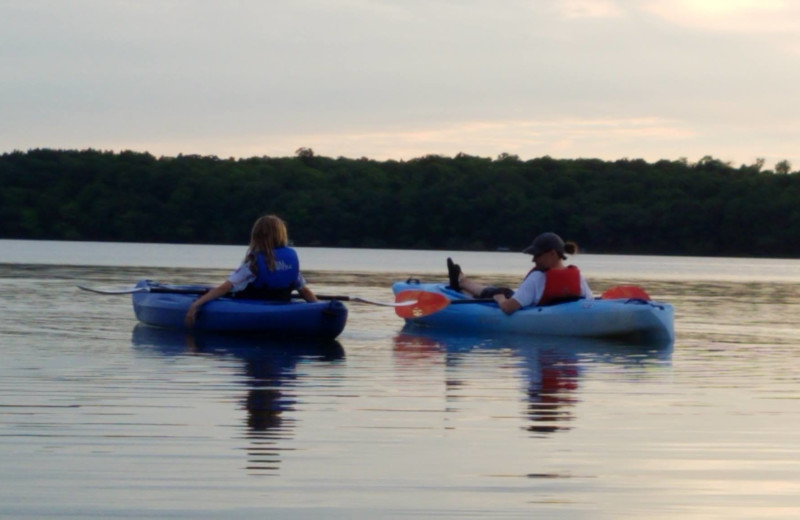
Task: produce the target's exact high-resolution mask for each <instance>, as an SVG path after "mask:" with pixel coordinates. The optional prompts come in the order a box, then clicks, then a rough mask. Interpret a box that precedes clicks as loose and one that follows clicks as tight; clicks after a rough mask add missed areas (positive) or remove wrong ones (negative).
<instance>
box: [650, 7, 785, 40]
mask: <svg viewBox="0 0 800 520" xmlns="http://www.w3.org/2000/svg"><path fill="white" fill-rule="evenodd" d="M643 9H644V10H645V11H647V12H650V13H652V14H655V15H656V16H659V17H661V18H663V19H665V20H668V21H669V22H671V23H674V24H677V25H682V26H686V27H691V28H695V29H699V30H709V31H720V32H732V33H773V34H774V33H796V32H797V31H800V3H798V2H785V1H782V0H651V1H649V2H647V3H645V4H644V6H643Z"/></svg>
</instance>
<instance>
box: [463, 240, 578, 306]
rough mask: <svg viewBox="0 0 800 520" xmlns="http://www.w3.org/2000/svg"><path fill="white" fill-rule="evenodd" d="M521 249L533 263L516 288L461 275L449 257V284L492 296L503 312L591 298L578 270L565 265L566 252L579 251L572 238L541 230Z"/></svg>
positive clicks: (484, 296)
mask: <svg viewBox="0 0 800 520" xmlns="http://www.w3.org/2000/svg"><path fill="white" fill-rule="evenodd" d="M522 252H523V253H525V254H529V255H533V262H534V264H535V267H534V268H533V269H531V270H530V271H529V272H528V274H527V275H526V276H525V278H524V279H523V280H522V282H521V283H520V285H519V287H517V290H516V291H512V290H511V289H509V288H507V287H494V286H486V285H482V284H480V283H478V282H476V281H474V280H471V279H469V278H467V277H466V276H465V275H464V273H463V272H462V271H461V267H460V266H459V265H458V264H455V263H453V260H452V259H450V258H448V259H447V273H448V277H449V279H450V287H451V288H452V289H455V290H457V291H463V292H466V293H468V294H470V295H472V296H474V297H477V298H492V299H494V300H495V301H496V302H497V304H498V305H499V306H500V308H501V309H502V310H503V312H505V313H506V314H512V313H514V312H516V311H518V310H519V309H521V308H523V307H528V306H530V305H551V304H554V303H560V302H565V301H574V300H578V299H581V298H589V299H591V298H593V295H592V290H591V289H590V288H589V284H588V283H586V280H585V279H584V278H583V275H582V274H581V272H580V270H579V269H578V268H577V267H575V266H573V265H570V266H566V265H564V260H566V259H567V257H566V253H569V254H576V253H577V252H578V246H577V245H576V244H575V243H574V242H567V243H565V242H564V240H562V239H561V237H560V236H558V235H556V234H555V233H542V234H541V235H539V236H537V237H536V238H535V239H534V241H533V243H532V244H531V245H530V246H529V247H527V248H526V249H525V250H524V251H522Z"/></svg>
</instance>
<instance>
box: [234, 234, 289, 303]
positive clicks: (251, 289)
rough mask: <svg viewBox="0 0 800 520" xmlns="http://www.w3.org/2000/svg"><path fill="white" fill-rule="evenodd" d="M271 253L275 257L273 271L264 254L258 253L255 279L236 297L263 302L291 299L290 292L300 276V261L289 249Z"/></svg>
mask: <svg viewBox="0 0 800 520" xmlns="http://www.w3.org/2000/svg"><path fill="white" fill-rule="evenodd" d="M272 253H273V255H274V256H275V270H274V271H270V269H269V265H267V258H266V257H265V256H264V253H258V254H257V255H256V265H257V266H258V273H256V279H255V280H254V281H253V282H251V283H250V284H249V285H248V286H247V287H246V288H245V289H244V290H243V291H240V292H239V293H238V294H237V296H238V297H240V298H253V299H263V300H289V299H291V297H292V291H293V290H295V289H297V279H298V277H299V276H300V259H299V258H298V257H297V252H296V251H295V250H294V249H292V248H291V247H279V248H278V249H275V250H273V252H272Z"/></svg>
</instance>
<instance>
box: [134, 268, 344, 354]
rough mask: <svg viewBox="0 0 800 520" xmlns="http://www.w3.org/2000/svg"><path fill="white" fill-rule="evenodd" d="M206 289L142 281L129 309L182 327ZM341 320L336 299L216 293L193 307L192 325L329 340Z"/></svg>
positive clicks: (150, 320) (168, 325)
mask: <svg viewBox="0 0 800 520" xmlns="http://www.w3.org/2000/svg"><path fill="white" fill-rule="evenodd" d="M208 289H209V287H206V286H198V285H164V284H159V283H157V282H152V281H150V280H141V281H139V283H137V284H136V292H133V311H134V312H135V313H136V318H137V319H138V320H139V321H140V322H142V323H146V324H148V325H153V326H157V327H165V328H170V329H185V328H186V326H185V325H184V319H185V317H186V311H187V310H188V309H189V306H190V305H191V304H192V302H193V301H194V300H196V299H197V298H198V297H199V295H200V294H202V293H203V292H205V291H206V290H208ZM346 323H347V307H345V306H344V304H343V303H342V302H340V301H338V300H331V301H325V302H319V303H307V302H305V301H298V300H294V301H290V302H280V301H267V300H247V299H237V298H217V299H216V300H212V301H210V302H208V303H206V304H205V305H203V307H202V308H201V309H200V310H199V311H198V312H197V319H196V321H195V326H194V330H197V331H201V332H226V333H239V334H264V335H268V336H272V337H306V338H318V339H333V338H335V337H336V336H338V335H339V334H340V333H341V332H342V330H344V327H345V324H346Z"/></svg>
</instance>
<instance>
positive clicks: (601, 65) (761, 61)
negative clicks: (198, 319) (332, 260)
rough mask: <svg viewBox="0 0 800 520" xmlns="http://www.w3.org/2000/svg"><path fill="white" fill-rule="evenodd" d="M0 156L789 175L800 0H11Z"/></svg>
mask: <svg viewBox="0 0 800 520" xmlns="http://www.w3.org/2000/svg"><path fill="white" fill-rule="evenodd" d="M0 69H1V70H2V81H0V121H1V123H0V152H10V151H13V150H28V149H31V148H60V149H67V148H69V149H84V148H94V149H100V150H115V151H119V150H135V151H142V152H145V151H146V152H150V153H152V154H154V155H156V156H160V155H177V154H179V153H182V154H200V155H218V156H220V157H225V158H227V157H250V156H262V155H268V156H276V157H277V156H290V155H293V154H294V153H295V151H296V150H297V149H298V148H300V147H306V148H311V149H313V150H314V152H315V153H316V154H318V155H325V156H330V157H338V156H344V157H352V158H357V157H369V158H373V159H379V160H384V159H411V158H414V157H419V156H422V155H426V154H440V155H445V156H453V155H455V154H457V153H460V152H461V153H466V154H469V155H477V156H482V157H496V156H497V155H498V154H501V153H509V154H516V155H519V156H520V158H522V159H530V158H534V157H540V156H544V155H550V156H552V157H554V158H578V157H596V158H601V159H607V160H614V159H620V158H626V157H627V158H631V159H634V158H643V159H645V160H647V161H651V162H652V161H657V160H659V159H670V160H677V159H681V158H686V159H688V160H689V161H690V162H693V161H697V160H699V159H700V158H702V157H703V156H705V155H711V156H713V157H715V158H717V159H720V160H723V161H730V162H732V163H733V164H734V165H735V166H739V165H740V164H752V163H754V162H755V161H756V159H757V158H764V159H765V160H766V167H767V168H772V167H773V166H774V164H775V163H776V162H778V161H782V160H789V161H790V162H791V163H792V170H800V95H798V92H800V81H798V80H800V2H796V1H779V0H754V1H748V0H694V1H692V0H638V1H637V0H526V1H523V0H285V1H277V0H229V1H225V2H221V1H216V0H152V1H150V0H70V1H64V0H3V1H2V2H0Z"/></svg>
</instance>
